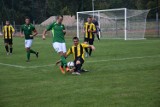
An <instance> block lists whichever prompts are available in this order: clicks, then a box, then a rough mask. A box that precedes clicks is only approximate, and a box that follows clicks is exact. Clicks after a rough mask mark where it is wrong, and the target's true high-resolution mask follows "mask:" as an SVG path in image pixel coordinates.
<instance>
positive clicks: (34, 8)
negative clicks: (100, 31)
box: [0, 0, 160, 23]
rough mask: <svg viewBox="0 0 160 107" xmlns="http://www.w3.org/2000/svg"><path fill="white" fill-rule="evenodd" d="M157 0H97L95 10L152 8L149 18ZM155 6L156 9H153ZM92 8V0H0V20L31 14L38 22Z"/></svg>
mask: <svg viewBox="0 0 160 107" xmlns="http://www.w3.org/2000/svg"><path fill="white" fill-rule="evenodd" d="M158 1H159V5H158V4H156V0H95V1H94V3H95V10H97V9H111V8H124V7H125V8H128V9H152V10H151V11H150V13H149V16H148V18H152V19H153V18H155V17H156V16H155V13H156V9H155V7H158V6H160V0H158ZM153 8H154V9H153ZM86 10H92V0H0V22H1V21H5V20H6V19H9V20H10V21H15V22H16V23H23V20H24V17H25V16H29V17H31V19H32V20H35V22H36V23H41V22H42V21H44V20H45V19H46V18H48V17H50V16H53V15H57V14H63V15H75V14H76V12H77V11H86Z"/></svg>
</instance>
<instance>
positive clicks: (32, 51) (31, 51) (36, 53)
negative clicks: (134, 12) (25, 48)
mask: <svg viewBox="0 0 160 107" xmlns="http://www.w3.org/2000/svg"><path fill="white" fill-rule="evenodd" d="M30 53H33V54H35V55H36V57H37V58H38V55H39V52H36V51H34V50H32V49H30Z"/></svg>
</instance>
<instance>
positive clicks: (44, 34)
mask: <svg viewBox="0 0 160 107" xmlns="http://www.w3.org/2000/svg"><path fill="white" fill-rule="evenodd" d="M53 25H54V24H50V25H49V26H47V28H46V29H45V30H44V31H43V34H42V39H43V40H45V38H46V33H47V32H48V31H50V30H51V29H52V27H53Z"/></svg>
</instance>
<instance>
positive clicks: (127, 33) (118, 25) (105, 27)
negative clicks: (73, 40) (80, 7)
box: [77, 8, 149, 40]
mask: <svg viewBox="0 0 160 107" xmlns="http://www.w3.org/2000/svg"><path fill="white" fill-rule="evenodd" d="M148 12H149V10H130V9H125V8H122V9H108V10H96V11H84V12H77V36H78V37H80V38H82V37H84V33H83V29H84V23H85V22H86V21H87V17H89V16H92V17H94V18H95V19H96V20H97V21H98V23H99V27H100V32H99V34H100V37H101V38H108V39H125V40H130V39H131V40H133V39H144V36H145V29H146V18H147V15H148Z"/></svg>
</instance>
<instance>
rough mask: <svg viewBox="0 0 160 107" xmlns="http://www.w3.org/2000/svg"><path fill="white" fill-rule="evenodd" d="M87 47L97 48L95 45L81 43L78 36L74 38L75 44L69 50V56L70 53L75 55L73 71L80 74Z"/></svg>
mask: <svg viewBox="0 0 160 107" xmlns="http://www.w3.org/2000/svg"><path fill="white" fill-rule="evenodd" d="M85 48H91V49H93V50H94V49H95V47H94V46H93V45H88V44H85V43H79V39H78V38H77V37H74V38H73V46H72V47H71V48H69V50H68V51H67V56H69V55H70V54H73V57H74V65H75V69H74V71H75V72H73V73H76V74H80V72H81V67H82V64H83V63H84V49H85ZM67 56H66V57H67Z"/></svg>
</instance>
